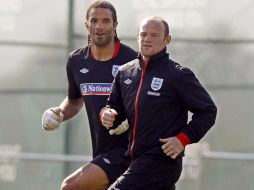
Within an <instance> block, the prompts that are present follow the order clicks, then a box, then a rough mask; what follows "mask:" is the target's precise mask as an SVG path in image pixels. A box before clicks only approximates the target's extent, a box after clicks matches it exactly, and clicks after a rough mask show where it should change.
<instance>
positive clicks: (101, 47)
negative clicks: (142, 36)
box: [42, 1, 137, 190]
mask: <svg viewBox="0 0 254 190" xmlns="http://www.w3.org/2000/svg"><path fill="white" fill-rule="evenodd" d="M117 24H118V23H117V16H116V10H115V8H114V6H113V5H112V4H111V3H109V2H108V1H95V2H94V3H92V4H91V5H90V7H89V8H88V10H87V14H86V22H85V26H86V28H87V30H88V45H87V46H86V47H84V48H81V49H78V50H76V51H74V52H72V53H71V54H70V56H69V60H68V63H67V66H66V70H67V77H68V82H69V88H68V96H67V97H66V98H65V99H64V100H63V102H62V103H61V104H60V106H59V107H53V108H49V109H48V110H46V111H45V112H44V114H43V117H42V126H43V128H44V129H45V130H54V129H57V128H58V127H59V125H60V123H61V122H62V121H65V120H68V119H70V118H72V117H73V116H74V115H76V114H77V113H78V112H79V111H80V109H81V107H82V106H83V102H84V103H85V107H86V110H87V114H88V120H89V125H90V131H91V139H92V148H93V160H92V161H91V162H90V163H88V164H86V165H84V166H82V167H81V168H79V169H78V170H77V171H75V172H74V173H72V174H71V175H70V176H68V177H67V178H66V179H65V180H64V181H63V182H62V186H61V189H62V190H104V189H106V188H107V187H108V186H109V185H110V184H111V183H112V182H113V181H115V180H116V178H117V177H118V176H120V175H121V174H122V173H123V172H124V171H125V169H126V168H127V167H128V163H127V162H126V159H125V157H124V152H125V151H126V149H127V144H128V137H127V133H123V132H124V131H125V130H127V127H126V125H127V124H126V122H124V123H122V125H119V126H120V127H119V126H118V127H117V126H116V129H115V131H114V130H113V131H111V134H113V133H115V134H116V135H112V136H110V134H109V131H108V129H106V128H105V127H103V126H102V125H101V123H100V119H99V113H100V111H101V108H102V107H103V106H104V105H105V104H106V102H107V98H108V95H109V94H110V92H111V88H112V81H113V78H114V76H115V75H116V73H117V71H118V68H119V66H121V65H123V64H124V63H127V62H129V61H131V60H133V59H135V58H136V57H137V55H136V52H134V51H133V50H132V49H131V48H129V47H128V46H126V45H124V44H122V43H120V41H119V39H118V37H117V34H116V27H117ZM118 129H120V131H119V130H118ZM123 129H124V130H123ZM120 133H121V134H120Z"/></svg>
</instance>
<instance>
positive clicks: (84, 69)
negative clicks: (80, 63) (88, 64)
mask: <svg viewBox="0 0 254 190" xmlns="http://www.w3.org/2000/svg"><path fill="white" fill-rule="evenodd" d="M80 72H81V73H84V74H85V73H88V72H89V70H88V69H86V68H83V69H81V70H80Z"/></svg>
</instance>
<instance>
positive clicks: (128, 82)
mask: <svg viewBox="0 0 254 190" xmlns="http://www.w3.org/2000/svg"><path fill="white" fill-rule="evenodd" d="M124 83H125V84H127V85H129V84H130V83H132V81H131V80H130V79H126V80H125V81H124Z"/></svg>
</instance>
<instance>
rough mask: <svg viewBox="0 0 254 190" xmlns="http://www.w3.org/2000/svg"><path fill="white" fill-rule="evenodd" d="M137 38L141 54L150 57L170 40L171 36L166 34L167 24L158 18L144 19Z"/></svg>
mask: <svg viewBox="0 0 254 190" xmlns="http://www.w3.org/2000/svg"><path fill="white" fill-rule="evenodd" d="M137 39H138V45H139V50H140V51H141V54H142V55H143V56H144V57H145V58H148V59H149V58H150V57H151V56H153V55H155V54H157V53H159V52H160V51H161V50H162V49H163V48H165V46H166V45H168V44H169V42H170V36H165V26H164V25H163V23H162V22H160V21H158V20H144V21H142V22H141V24H140V27H139V33H138V38H137Z"/></svg>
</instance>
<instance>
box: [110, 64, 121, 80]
mask: <svg viewBox="0 0 254 190" xmlns="http://www.w3.org/2000/svg"><path fill="white" fill-rule="evenodd" d="M119 67H120V65H113V67H112V75H113V77H116V74H117V72H118V70H119Z"/></svg>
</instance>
